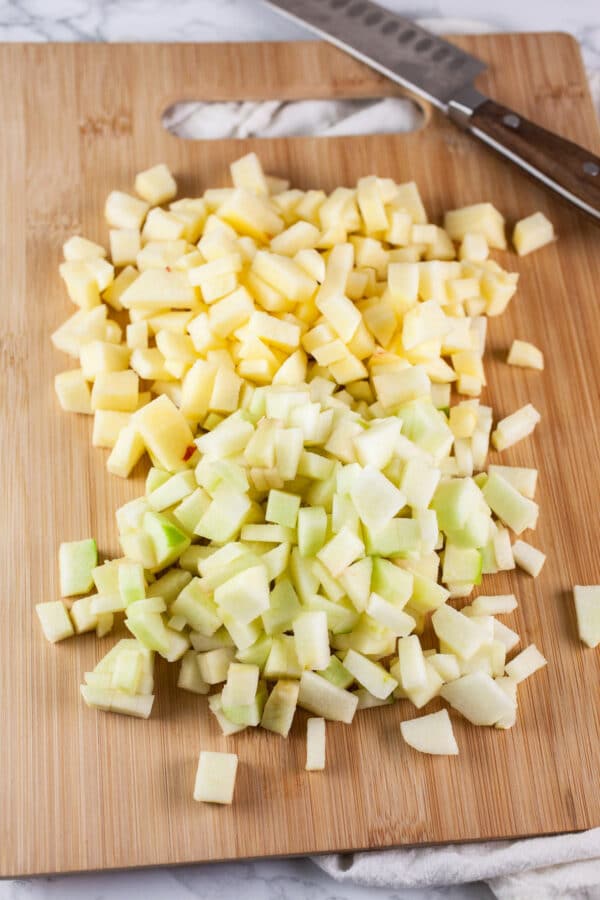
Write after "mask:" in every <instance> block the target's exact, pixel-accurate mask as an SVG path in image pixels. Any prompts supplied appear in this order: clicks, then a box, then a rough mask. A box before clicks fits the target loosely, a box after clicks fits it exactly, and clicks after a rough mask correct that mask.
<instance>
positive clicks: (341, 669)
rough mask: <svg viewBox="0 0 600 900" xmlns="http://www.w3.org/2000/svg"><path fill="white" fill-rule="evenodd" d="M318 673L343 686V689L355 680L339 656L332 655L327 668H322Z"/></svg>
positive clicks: (338, 685) (340, 686) (336, 684)
mask: <svg viewBox="0 0 600 900" xmlns="http://www.w3.org/2000/svg"><path fill="white" fill-rule="evenodd" d="M317 674H318V675H321V676H322V677H323V678H326V679H327V681H330V682H331V683H332V684H334V685H335V686H336V687H339V688H342V690H345V689H346V688H348V687H350V685H351V684H352V682H353V681H354V676H353V675H352V674H351V673H350V672H349V671H348V669H346V667H345V666H344V664H343V663H342V662H341V661H340V660H339V659H338V657H337V656H331V658H330V660H329V663H328V665H327V668H326V669H320V670H319V671H318V672H317Z"/></svg>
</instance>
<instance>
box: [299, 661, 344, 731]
mask: <svg viewBox="0 0 600 900" xmlns="http://www.w3.org/2000/svg"><path fill="white" fill-rule="evenodd" d="M298 705H299V706H302V707H303V708H304V709H306V710H308V711H309V712H312V713H314V714H315V715H317V716H322V717H323V718H325V719H331V720H332V721H335V722H346V724H350V722H351V721H352V719H353V718H354V713H355V712H356V707H357V705H358V698H357V697H356V696H355V695H354V694H351V693H350V692H349V691H345V690H342V688H339V687H336V686H335V685H334V684H331V682H329V681H328V680H327V679H326V678H322V677H321V676H320V675H317V673H316V672H311V671H309V670H305V671H304V672H303V673H302V676H301V678H300V691H299V694H298Z"/></svg>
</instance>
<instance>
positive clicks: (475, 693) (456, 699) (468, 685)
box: [440, 671, 514, 725]
mask: <svg viewBox="0 0 600 900" xmlns="http://www.w3.org/2000/svg"><path fill="white" fill-rule="evenodd" d="M440 693H441V695H442V697H443V698H444V700H446V701H447V702H448V703H449V704H450V706H451V707H452V708H453V709H456V710H457V711H458V712H459V713H461V714H462V715H463V716H464V717H465V719H468V720H469V722H472V723H473V725H495V724H496V722H498V721H500V720H501V719H503V718H504V717H505V716H510V715H511V713H512V712H513V709H514V704H513V702H512V700H511V699H510V698H509V697H508V696H507V694H506V693H505V692H504V691H503V690H502V688H501V687H499V686H498V685H497V684H496V682H495V681H494V679H493V678H491V677H490V676H489V675H488V674H487V673H485V672H481V671H478V672H472V673H471V674H469V675H463V676H462V677H461V678H457V679H456V681H452V682H450V684H445V685H444V686H443V688H442V689H441V691H440Z"/></svg>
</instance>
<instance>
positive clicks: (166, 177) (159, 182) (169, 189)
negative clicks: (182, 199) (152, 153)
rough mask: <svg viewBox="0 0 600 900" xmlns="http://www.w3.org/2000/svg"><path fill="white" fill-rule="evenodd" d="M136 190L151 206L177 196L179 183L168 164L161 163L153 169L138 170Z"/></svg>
mask: <svg viewBox="0 0 600 900" xmlns="http://www.w3.org/2000/svg"><path fill="white" fill-rule="evenodd" d="M135 192H136V194H139V195H140V197H141V198H142V200H145V201H146V202H147V203H149V204H150V205H151V206H160V205H161V204H162V203H166V202H167V201H168V200H172V199H173V197H175V196H176V194H177V184H176V182H175V179H174V178H173V176H172V175H171V172H170V171H169V168H168V166H166V165H165V164H164V163H159V164H158V165H156V166H152V168H151V169H146V170H145V171H144V172H138V174H137V175H136V176H135Z"/></svg>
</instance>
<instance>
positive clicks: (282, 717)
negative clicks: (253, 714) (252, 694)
mask: <svg viewBox="0 0 600 900" xmlns="http://www.w3.org/2000/svg"><path fill="white" fill-rule="evenodd" d="M299 690H300V684H299V682H298V681H289V680H280V681H278V682H277V683H276V684H275V685H274V687H273V689H272V691H271V693H270V695H269V697H268V699H267V702H266V703H265V706H264V709H263V714H262V719H261V722H260V724H261V726H262V727H263V728H265V729H266V730H267V731H273V732H275V733H276V734H280V735H281V736H282V737H287V736H288V734H289V731H290V728H291V727H292V722H293V720H294V714H295V712H296V706H297V703H298V693H299Z"/></svg>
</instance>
